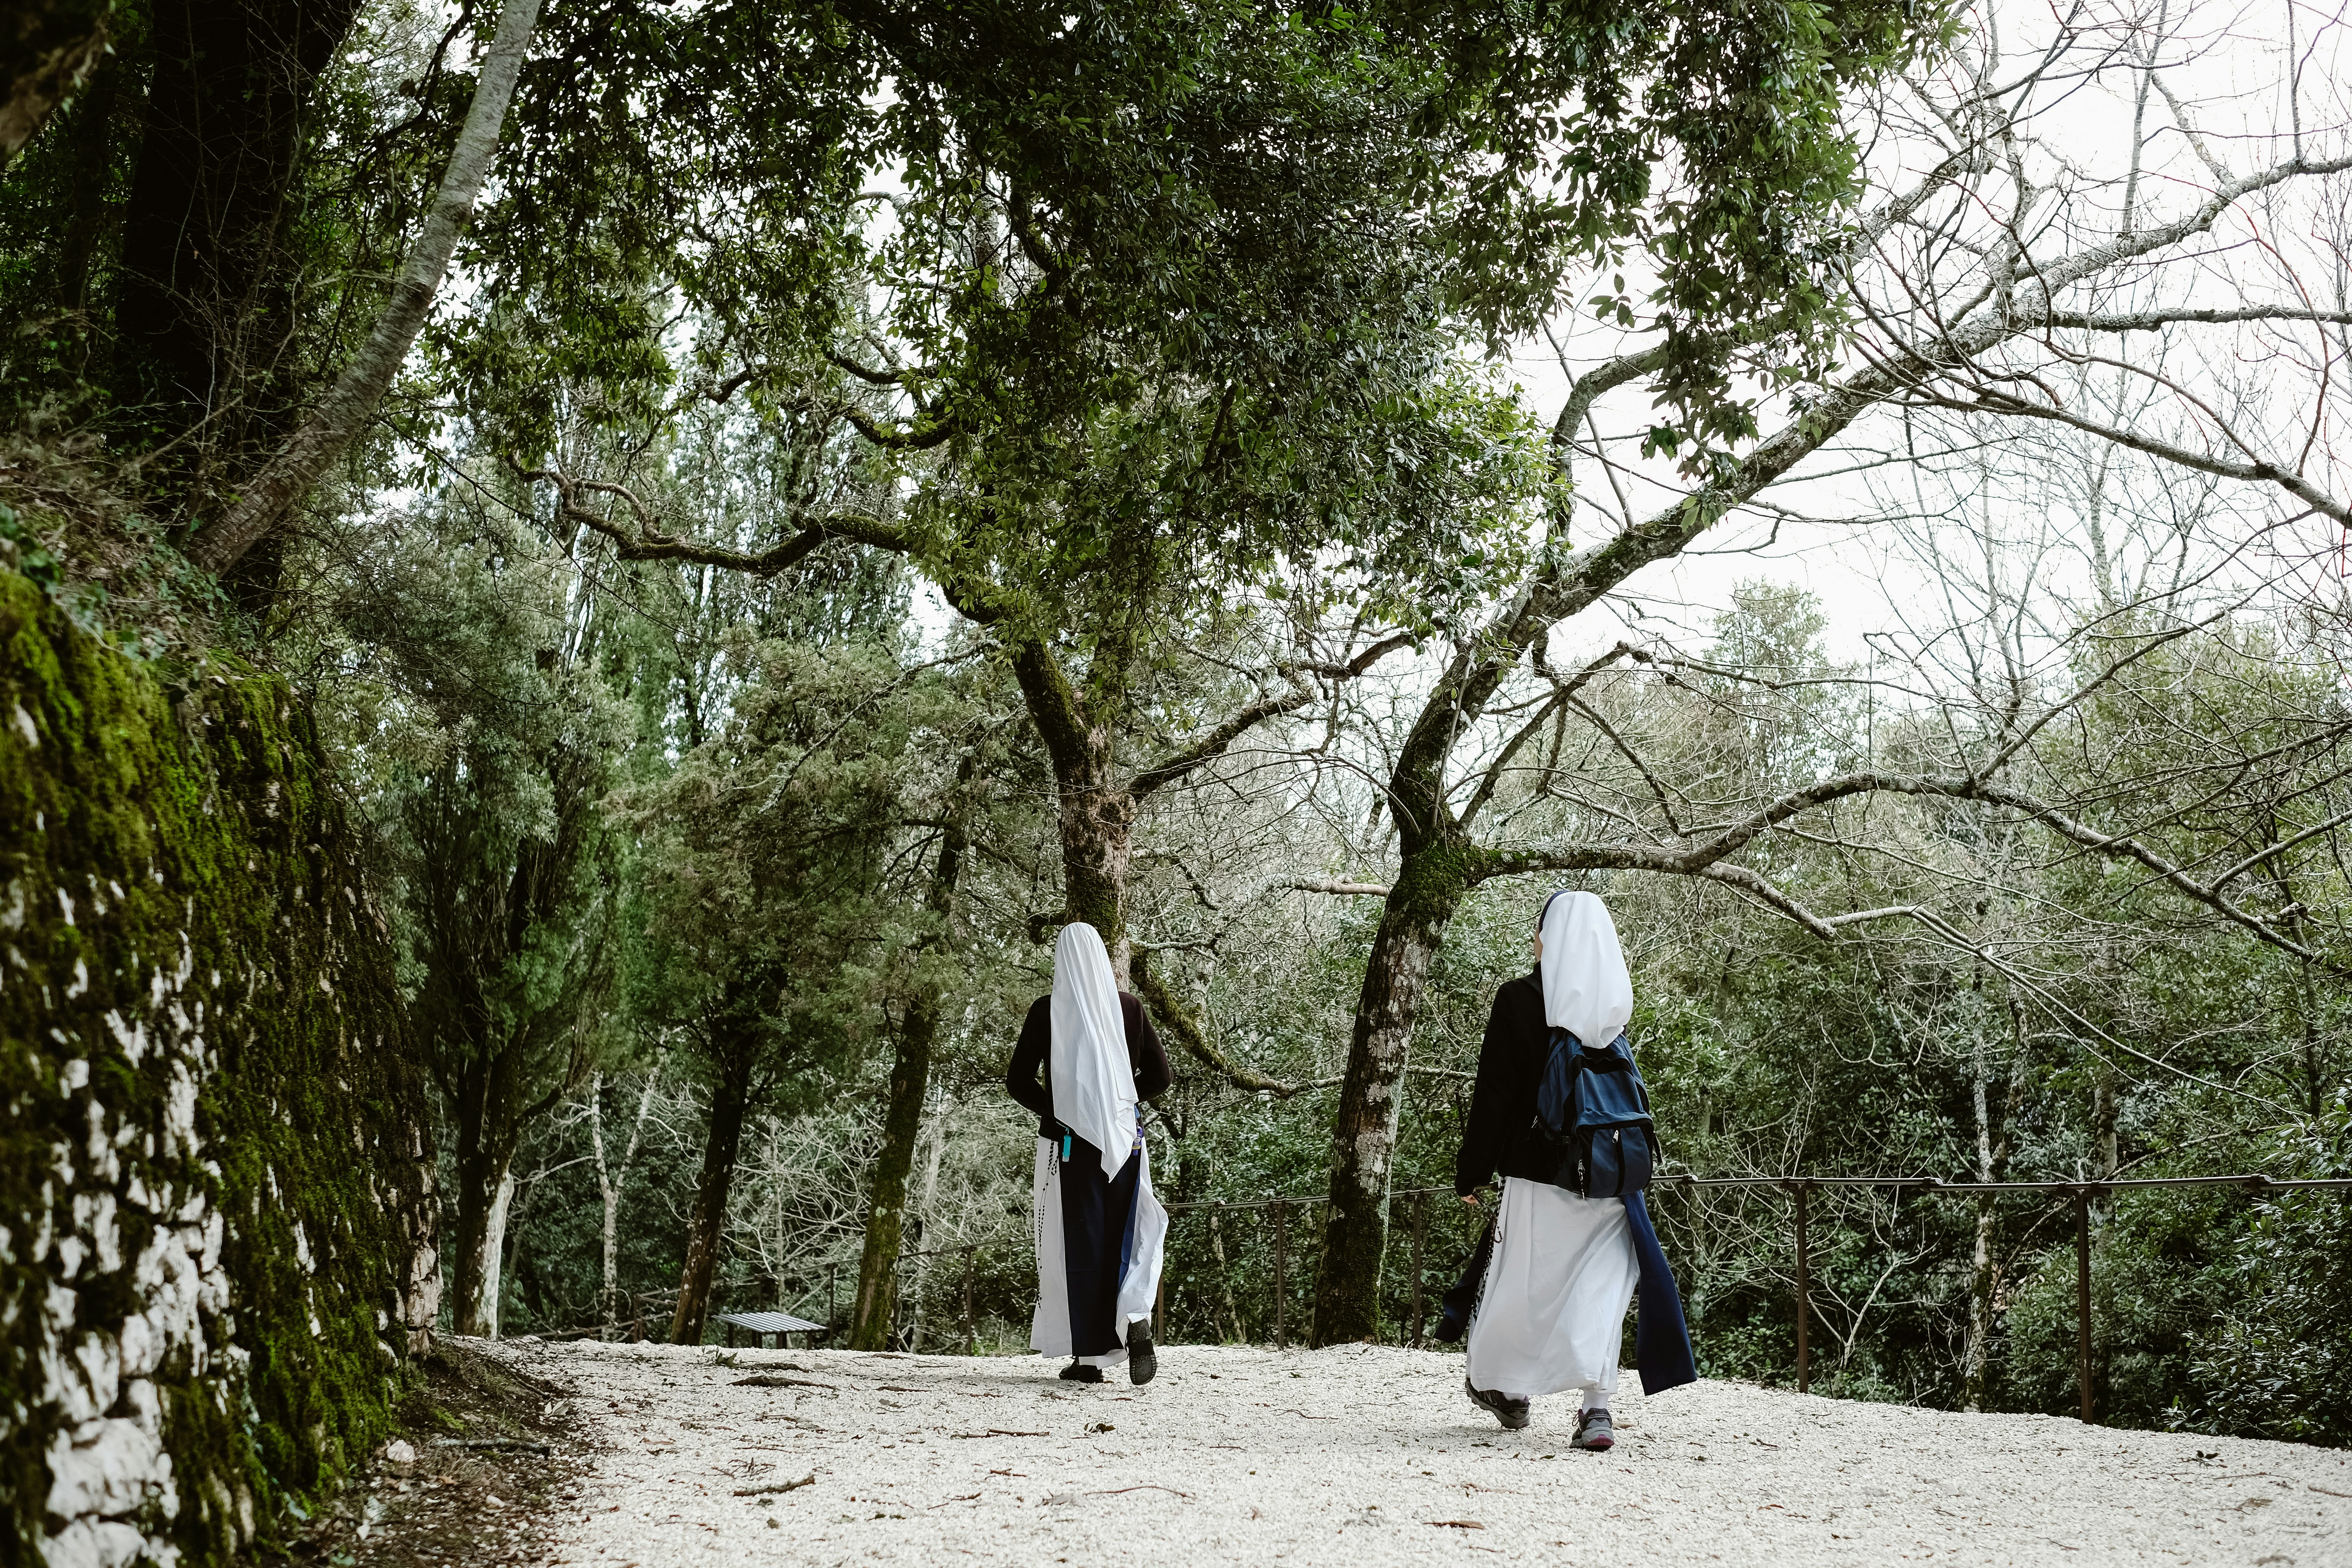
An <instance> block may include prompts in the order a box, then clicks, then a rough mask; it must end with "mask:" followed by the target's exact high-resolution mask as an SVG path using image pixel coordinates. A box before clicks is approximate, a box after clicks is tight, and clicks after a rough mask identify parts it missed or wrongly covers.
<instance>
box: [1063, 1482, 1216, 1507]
mask: <svg viewBox="0 0 2352 1568" xmlns="http://www.w3.org/2000/svg"><path fill="white" fill-rule="evenodd" d="M1121 1492H1176V1495H1177V1496H1178V1497H1180V1498H1182V1499H1183V1500H1185V1501H1186V1502H1190V1501H1192V1493H1191V1492H1177V1491H1176V1489H1175V1488H1174V1487H1163V1486H1161V1485H1160V1483H1159V1482H1158V1481H1142V1482H1139V1483H1138V1484H1136V1485H1134V1486H1131V1487H1112V1488H1110V1489H1108V1490H1107V1491H1098V1492H1088V1493H1087V1496H1088V1497H1117V1496H1118V1494H1119V1493H1121Z"/></svg>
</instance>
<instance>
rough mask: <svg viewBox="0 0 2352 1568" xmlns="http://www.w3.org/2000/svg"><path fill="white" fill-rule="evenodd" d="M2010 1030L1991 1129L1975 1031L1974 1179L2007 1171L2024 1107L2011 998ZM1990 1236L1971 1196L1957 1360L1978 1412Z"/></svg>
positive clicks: (2023, 1053)
mask: <svg viewBox="0 0 2352 1568" xmlns="http://www.w3.org/2000/svg"><path fill="white" fill-rule="evenodd" d="M2009 1020H2010V1029H2011V1057H2010V1063H2009V1089H2008V1091H2007V1093H2006V1094H2005V1095H2004V1096H2003V1097H2002V1100H2001V1107H2000V1129H1999V1131H1995V1130H1994V1128H1993V1126H1992V1119H1991V1116H1990V1112H1989V1108H1988V1106H1987V1104H1986V1095H1987V1089H1988V1084H1987V1081H1986V1076H1987V1075H1986V1065H1985V1049H1984V1032H1983V1030H1982V1029H1981V1028H1979V1030H1978V1032H1977V1042H1976V1059H1975V1063H1974V1067H1975V1071H1974V1074H1973V1075H1972V1076H1973V1077H1974V1079H1975V1095H1976V1112H1977V1180H1979V1181H1980V1182H1998V1181H2000V1179H2001V1178H2002V1176H2004V1175H2005V1174H2007V1173H2008V1171H2009V1152H2010V1148H2011V1139H2010V1131H2011V1129H2012V1128H2014V1127H2015V1126H2016V1125H2017V1118H2018V1113H2019V1112H2020V1111H2021V1110H2022V1109H2023V1108H2024V1105H2025V1078H2026V1070H2027V1068H2028V1067H2029V1065H2030V1063H2031V1059H2032V1058H2031V1057H2030V1055H2029V1052H2028V1050H2027V1046H2028V1044H2029V1041H2028V1037H2027V1036H2026V1032H2025V1009H2024V1008H2023V1007H2022V1006H2021V1005H2019V1004H2018V1001H2017V999H2016V998H2015V997H2011V999H2010V1003H2009ZM1995 1237H1996V1229H1995V1226H1994V1215H1993V1205H1992V1199H1990V1198H1989V1197H1982V1198H1979V1199H1978V1200H1977V1239H1976V1255H1975V1258H1974V1259H1973V1261H1972V1264H1971V1267H1970V1268H1969V1345H1968V1353H1967V1355H1966V1357H1965V1358H1964V1362H1963V1373H1964V1379H1965V1386H1966V1389H1967V1394H1968V1404H1967V1406H1966V1408H1968V1409H1970V1410H1981V1409H1983V1408H1984V1402H1985V1399H1986V1398H1987V1396H1988V1395H1989V1394H1990V1389H1991V1367H1992V1331H1993V1315H1994V1312H1995V1310H1997V1308H1998V1307H1999V1304H2000V1266H1999V1264H1998V1262H1997V1261H1996V1259H1995V1258H1994V1257H1993V1242H1994V1239H1995Z"/></svg>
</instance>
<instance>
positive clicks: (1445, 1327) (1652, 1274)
mask: <svg viewBox="0 0 2352 1568" xmlns="http://www.w3.org/2000/svg"><path fill="white" fill-rule="evenodd" d="M1632 1017H1633V979H1632V977H1631V976H1630V975H1629V974H1628V973H1626V969H1625V953H1624V950H1623V948H1622V946H1621V945H1620V944H1619V942H1618V940H1617V927H1616V923H1615V922H1614V921H1612V920H1611V919H1610V918H1609V909H1608V906H1607V905H1605V904H1603V903H1602V902H1601V900H1600V898H1599V897H1598V896H1597V895H1595V894H1591V893H1584V892H1557V893H1554V894H1553V895H1552V896H1551V897H1550V898H1549V899H1548V900H1545V903H1544V908H1543V913H1542V915H1541V917H1540V918H1539V920H1538V936H1537V939H1536V967H1535V970H1534V972H1533V973H1528V974H1524V975H1520V976H1517V977H1516V978H1514V979H1511V980H1507V981H1506V982H1504V983H1503V985H1502V986H1501V988H1500V989H1499V990H1497V991H1496V994H1495V1008H1494V1012H1493V1014H1492V1016H1490V1017H1489V1018H1488V1020H1487V1024H1486V1041H1485V1043H1484V1045H1483V1046H1482V1047H1480V1050H1479V1053H1478V1079H1477V1085H1476V1088H1475V1089H1474V1091H1473V1093H1472V1095H1471V1100H1470V1116H1469V1120H1468V1121H1467V1122H1466V1123H1465V1126H1464V1128H1463V1132H1462V1149H1461V1152H1460V1153H1459V1155H1458V1156H1457V1157H1456V1159H1455V1162H1454V1192H1455V1193H1456V1194H1458V1195H1459V1196H1460V1197H1461V1199H1462V1201H1463V1202H1464V1203H1465V1204H1469V1205H1473V1206H1475V1205H1476V1204H1477V1203H1478V1191H1479V1189H1480V1188H1481V1187H1483V1186H1485V1185H1486V1184H1487V1183H1488V1182H1489V1181H1490V1180H1492V1179H1493V1178H1494V1177H1496V1175H1500V1176H1501V1178H1502V1191H1501V1193H1500V1194H1499V1196H1498V1198H1497V1200H1496V1213H1495V1215H1494V1218H1493V1219H1492V1220H1491V1221H1490V1222H1489V1223H1488V1225H1487V1226H1486V1234H1485V1235H1484V1236H1483V1237H1481V1238H1480V1240H1479V1243H1478V1247H1477V1249H1476V1251H1475V1253H1474V1254H1473V1255H1472V1257H1471V1260H1470V1265H1469V1267H1468V1268H1466V1269H1465V1271H1464V1273H1463V1277H1462V1279H1461V1281H1460V1282H1459V1283H1458V1284H1456V1285H1455V1287H1454V1289H1453V1290H1452V1291H1450V1292H1448V1293H1447V1296H1446V1299H1445V1310H1444V1318H1443V1321H1442V1322H1441V1324H1440V1327H1439V1330H1438V1335H1439V1337H1440V1338H1441V1339H1444V1340H1449V1341H1451V1340H1455V1339H1459V1338H1461V1337H1462V1334H1463V1332H1464V1331H1465V1328H1466V1330H1467V1331H1468V1334H1469V1340H1470V1344H1469V1354H1468V1357H1467V1362H1468V1367H1467V1376H1466V1377H1465V1389H1466V1390H1467V1392H1468V1394H1469V1395H1470V1398H1471V1400H1472V1402H1473V1403H1475V1404H1476V1405H1478V1406H1479V1407H1480V1408H1482V1409H1484V1410H1486V1411H1487V1412H1489V1413H1490V1414H1492V1415H1494V1416H1495V1418H1496V1420H1498V1421H1499V1422H1501V1423H1502V1425H1503V1426H1505V1427H1507V1428H1509V1429H1511V1430H1514V1431H1516V1430H1517V1429H1518V1428H1520V1427H1523V1426H1527V1425H1528V1419H1529V1403H1530V1401H1532V1400H1534V1399H1537V1398H1539V1397H1542V1396H1545V1395H1548V1394H1575V1395H1576V1396H1577V1399H1578V1402H1579V1409H1578V1413H1577V1421H1576V1435H1575V1436H1574V1437H1573V1438H1572V1439H1571V1445H1572V1446H1573V1447H1578V1448H1585V1449H1596V1450H1598V1449H1606V1448H1608V1447H1612V1445H1613V1444H1614V1443H1615V1442H1616V1433H1615V1428H1614V1426H1613V1424H1612V1421H1611V1418H1610V1415H1609V1401H1610V1396H1611V1395H1612V1394H1613V1393H1615V1391H1616V1388H1617V1373H1618V1365H1617V1363H1618V1358H1619V1347H1620V1345H1621V1344H1622V1341H1623V1335H1624V1324H1625V1314H1626V1311H1627V1310H1628V1309H1629V1308H1631V1307H1632V1306H1633V1300H1634V1298H1635V1295H1636V1293H1637V1292H1638V1294H1639V1296H1640V1299H1641V1308H1640V1316H1639V1317H1638V1319H1637V1320H1636V1325H1635V1333H1634V1345H1635V1365H1636V1367H1637V1369H1638V1370H1639V1371H1640V1373H1641V1374H1642V1391H1643V1394H1645V1395H1648V1394H1660V1393H1663V1392H1664V1391H1665V1390H1667V1389H1669V1388H1674V1387H1677V1386H1679V1385H1680V1384H1685V1383H1692V1382H1696V1380H1697V1376H1698V1373H1697V1371H1696V1366H1695V1365H1694V1363H1693V1360H1692V1356H1691V1346H1690V1335H1689V1333H1688V1331H1687V1330H1686V1329H1685V1326H1684V1322H1683V1309H1682V1299H1681V1296H1680V1293H1679V1292H1678V1291H1677V1290H1676V1289H1675V1278H1674V1275H1673V1273H1672V1272H1671V1271H1670V1270H1669V1269H1668V1268H1667V1267H1666V1258H1665V1254H1664V1251H1662V1250H1661V1249H1660V1247H1659V1246H1658V1237H1657V1233H1656V1231H1654V1229H1653V1228H1652V1227H1651V1225H1650V1215H1649V1210H1648V1209H1647V1207H1646V1206H1645V1205H1644V1204H1643V1197H1642V1190H1643V1188H1644V1187H1646V1186H1647V1185H1648V1184H1649V1180H1650V1175H1651V1172H1652V1170H1653V1168H1654V1165H1655V1163H1656V1158H1657V1135H1656V1132H1655V1131H1654V1126H1653V1124H1652V1121H1651V1117H1650V1108H1649V1096H1648V1091H1647V1090H1646V1089H1644V1088H1643V1084H1642V1079H1641V1074H1640V1072H1639V1070H1638V1069H1637V1068H1635V1066H1634V1063H1633V1044H1632V1042H1631V1041H1630V1040H1629V1039H1628V1038H1627V1037H1626V1035H1625V1026H1626V1024H1627V1022H1628V1021H1629V1020H1630V1019H1631V1018H1632Z"/></svg>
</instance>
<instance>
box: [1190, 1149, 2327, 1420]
mask: <svg viewBox="0 0 2352 1568" xmlns="http://www.w3.org/2000/svg"><path fill="white" fill-rule="evenodd" d="M1707 1187H1734V1188H1759V1187H1760V1188H1766V1189H1779V1190H1780V1191H1783V1192H1786V1193H1788V1194H1790V1200H1791V1201H1790V1207H1791V1210H1792V1214H1791V1218H1792V1220H1793V1226H1792V1229H1793V1231H1794V1235H1793V1237H1791V1240H1792V1243H1793V1246H1792V1248H1791V1250H1792V1251H1793V1253H1794V1255H1795V1256H1794V1263H1795V1270H1794V1272H1795V1276H1796V1279H1795V1298H1796V1300H1795V1306H1796V1320H1797V1392H1798V1393H1800V1394H1807V1393H1811V1390H1812V1345H1811V1318H1812V1284H1811V1259H1812V1246H1811V1228H1810V1227H1811V1194H1812V1192H1813V1190H1814V1189H1816V1188H1832V1189H1834V1188H1875V1189H1891V1190H1894V1191H1895V1192H1897V1193H1898V1194H1900V1193H1901V1192H1904V1191H1910V1192H1916V1193H1924V1194H1931V1195H1937V1196H1964V1197H1969V1198H1975V1199H1979V1200H1982V1199H1990V1198H1993V1197H1997V1196H2000V1194H2005V1193H2056V1194H2063V1195H2064V1196H2065V1197H2066V1198H2067V1199H2068V1200H2069V1202H2070V1203H2071V1205H2072V1206H2073V1209H2074V1376H2075V1384H2076V1386H2077V1389H2078V1391H2079V1394H2080V1398H2081V1401H2082V1416H2083V1420H2084V1423H2085V1424H2086V1425H2087V1424H2090V1423H2092V1422H2094V1421H2095V1419H2096V1414H2097V1413H2096V1409H2095V1399H2094V1384H2093V1382H2092V1376H2091V1361H2092V1357H2091V1340H2092V1333H2091V1331H2092V1319H2091V1205H2092V1204H2093V1203H2094V1202H2095V1201H2096V1200H2098V1199H2099V1198H2101V1197H2104V1196H2106V1195H2108V1194H2116V1193H2123V1192H2131V1191H2137V1190H2140V1189H2144V1188H2158V1187H2206V1188H2217V1189H2231V1188H2238V1189H2245V1190H2249V1191H2252V1192H2257V1193H2263V1192H2287V1191H2294V1190H2299V1189H2315V1188H2316V1189H2332V1190H2335V1191H2338V1192H2343V1191H2352V1178H2308V1179H2306V1178H2281V1177H2275V1176H2268V1175H2263V1174H2261V1173H2255V1174H2252V1175H2242V1176H2116V1177H2110V1178H2108V1179H2106V1180H2104V1181H2074V1182H1948V1181H1945V1180H1943V1179H1942V1178H1941V1177H1938V1176H1699V1175H1666V1176H1660V1177H1658V1178H1657V1179H1656V1180H1655V1181H1654V1183H1653V1184H1652V1191H1654V1192H1657V1191H1673V1190H1675V1189H1680V1190H1683V1191H1685V1192H1694V1191H1696V1190H1698V1189H1701V1188H1707ZM1433 1193H1442V1194H1445V1195H1446V1196H1448V1197H1451V1196H1453V1195H1454V1192H1453V1189H1452V1188H1450V1187H1409V1188H1404V1189H1402V1190H1400V1191H1397V1192H1395V1193H1392V1194H1391V1202H1393V1201H1394V1200H1396V1199H1399V1198H1410V1199H1412V1207H1411V1219H1410V1223H1411V1230H1410V1233H1409V1235H1410V1243H1409V1245H1410V1248H1411V1252H1410V1259H1411V1261H1410V1268H1411V1272H1412V1288H1411V1291H1410V1298H1409V1299H1410V1302H1411V1306H1410V1315H1411V1320H1412V1333H1411V1335H1410V1338H1409V1340H1408V1342H1415V1343H1417V1342H1420V1341H1421V1340H1422V1339H1423V1331H1424V1329H1425V1326H1426V1323H1425V1305H1424V1291H1423V1279H1424V1268H1423V1248H1424V1244H1425V1237H1426V1234H1427V1229H1428V1200H1429V1196H1430V1194H1433ZM1329 1201H1330V1199H1329V1197H1328V1195H1327V1194H1311V1195H1303V1196H1297V1197H1277V1196H1269V1197H1265V1198H1259V1199H1255V1200H1242V1201H1234V1202H1227V1201H1221V1200H1208V1199H1204V1200H1199V1201H1194V1202H1190V1203H1182V1204H1170V1205H1168V1208H1169V1211H1170V1213H1171V1214H1174V1213H1177V1212H1180V1211H1200V1212H1208V1213H1222V1212H1246V1211H1252V1210H1271V1211H1272V1217H1273V1221H1274V1290H1273V1295H1274V1331H1275V1343H1276V1347H1277V1348H1279V1349H1286V1348H1288V1345H1289V1333H1288V1321H1287V1311H1286V1305H1287V1301H1288V1297H1289V1289H1288V1277H1287V1262H1288V1253H1289V1247H1288V1239H1289V1224H1288V1215H1289V1211H1290V1210H1291V1209H1292V1208H1294V1207H1307V1206H1311V1205H1317V1204H1326V1203H1328V1202H1329ZM1166 1323H1167V1274H1166V1271H1165V1270H1164V1269H1163V1270H1162V1272H1161V1276H1160V1300H1159V1303H1158V1310H1157V1311H1156V1312H1155V1331H1156V1332H1157V1333H1159V1334H1162V1335H1164V1333H1165V1331H1166Z"/></svg>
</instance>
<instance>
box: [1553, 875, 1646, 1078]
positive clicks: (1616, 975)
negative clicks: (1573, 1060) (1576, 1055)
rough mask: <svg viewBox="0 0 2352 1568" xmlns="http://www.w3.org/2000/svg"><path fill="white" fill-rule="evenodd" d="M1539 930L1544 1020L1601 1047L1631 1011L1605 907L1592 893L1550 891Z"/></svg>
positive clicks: (1621, 953) (1621, 957)
mask: <svg viewBox="0 0 2352 1568" xmlns="http://www.w3.org/2000/svg"><path fill="white" fill-rule="evenodd" d="M1542 929H1543V957H1542V959H1541V960H1539V961H1538V969H1539V970H1540V971H1541V973H1542V975H1543V997H1544V1022H1545V1023H1547V1024H1549V1025H1550V1026H1552V1027H1554V1028H1556V1029H1566V1030H1567V1031H1568V1032H1569V1033H1570V1034H1571V1035H1574V1036H1575V1037H1577V1039H1578V1040H1579V1041H1580V1042H1581V1043H1583V1044H1584V1045H1586V1046H1588V1047H1591V1048H1592V1049H1594V1050H1596V1051H1598V1050H1605V1049H1606V1048H1608V1046H1609V1044H1610V1042H1611V1041H1612V1040H1614V1039H1615V1038H1616V1037H1617V1036H1618V1033H1619V1032H1620V1031H1621V1030H1622V1029H1623V1028H1624V1027H1625V1025H1626V1022H1627V1021H1628V1020H1629V1019H1631V1018H1632V1017H1633V976H1632V975H1630V974H1628V973H1625V950H1624V949H1623V948H1622V947H1620V946H1619V945H1618V944H1617V922H1616V921H1612V920H1611V919H1610V918H1609V906H1608V905H1607V904H1604V903H1602V902H1601V895H1599V894H1598V893H1570V892H1558V893H1554V894H1553V895H1552V896H1551V898H1550V899H1549V900H1548V901H1547V902H1546V903H1545V905H1544V910H1543V926H1542Z"/></svg>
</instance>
